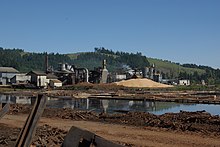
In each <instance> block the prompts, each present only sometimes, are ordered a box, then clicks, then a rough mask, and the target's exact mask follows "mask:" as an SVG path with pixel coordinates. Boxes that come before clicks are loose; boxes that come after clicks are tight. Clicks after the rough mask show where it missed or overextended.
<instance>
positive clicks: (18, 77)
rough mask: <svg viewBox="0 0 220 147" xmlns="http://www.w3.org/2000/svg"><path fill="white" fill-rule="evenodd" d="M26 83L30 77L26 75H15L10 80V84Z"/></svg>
mask: <svg viewBox="0 0 220 147" xmlns="http://www.w3.org/2000/svg"><path fill="white" fill-rule="evenodd" d="M28 81H31V76H30V75H26V74H16V75H15V76H14V77H13V78H11V83H12V84H20V83H27V82H28Z"/></svg>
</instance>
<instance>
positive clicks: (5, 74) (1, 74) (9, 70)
mask: <svg viewBox="0 0 220 147" xmlns="http://www.w3.org/2000/svg"><path fill="white" fill-rule="evenodd" d="M17 73H18V71H17V70H16V69H14V68H13V67H0V85H7V84H11V80H10V79H11V78H12V77H14V76H15V75H16V74H17Z"/></svg>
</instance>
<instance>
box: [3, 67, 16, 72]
mask: <svg viewBox="0 0 220 147" xmlns="http://www.w3.org/2000/svg"><path fill="white" fill-rule="evenodd" d="M0 72H2V73H3V72H5V73H18V72H19V71H18V70H16V69H14V68H13V67H0Z"/></svg>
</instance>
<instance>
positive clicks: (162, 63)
mask: <svg viewBox="0 0 220 147" xmlns="http://www.w3.org/2000/svg"><path fill="white" fill-rule="evenodd" d="M147 60H148V61H149V62H150V64H151V65H152V64H155V66H156V68H157V69H158V70H159V71H162V72H163V73H168V74H172V73H173V74H174V75H173V76H174V77H178V75H179V73H180V72H186V73H187V74H193V73H194V72H198V74H199V75H202V74H204V73H205V72H206V71H205V70H204V69H199V68H187V67H183V66H181V65H179V64H177V63H173V62H171V61H167V60H161V59H155V58H149V57H148V58H147Z"/></svg>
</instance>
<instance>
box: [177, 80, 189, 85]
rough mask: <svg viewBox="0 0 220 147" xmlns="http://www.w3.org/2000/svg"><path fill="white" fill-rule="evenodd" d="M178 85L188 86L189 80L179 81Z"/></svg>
mask: <svg viewBox="0 0 220 147" xmlns="http://www.w3.org/2000/svg"><path fill="white" fill-rule="evenodd" d="M179 85H186V86H188V85H190V80H179Z"/></svg>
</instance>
